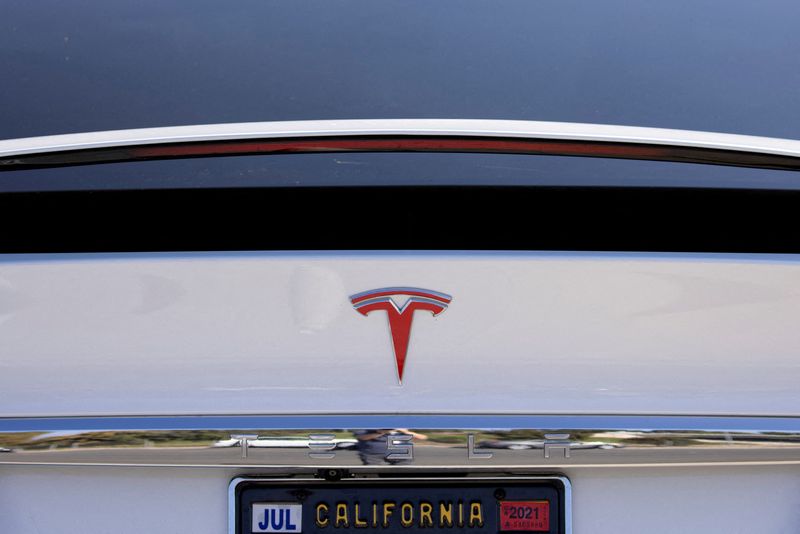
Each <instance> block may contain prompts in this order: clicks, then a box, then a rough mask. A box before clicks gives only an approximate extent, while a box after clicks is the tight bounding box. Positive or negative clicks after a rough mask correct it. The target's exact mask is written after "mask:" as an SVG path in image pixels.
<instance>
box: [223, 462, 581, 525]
mask: <svg viewBox="0 0 800 534" xmlns="http://www.w3.org/2000/svg"><path fill="white" fill-rule="evenodd" d="M365 480H369V479H364V478H359V479H350V480H341V481H339V482H344V483H363V482H364V481H365ZM464 480H469V481H470V482H497V483H498V484H501V483H503V482H535V481H541V480H557V481H559V482H560V483H561V484H562V485H563V486H564V532H565V534H572V484H571V483H570V481H569V478H567V477H565V476H560V475H541V476H506V477H470V478H468V479H465V478H463V477H461V478H452V477H446V476H443V477H420V478H388V477H381V478H380V482H397V481H402V482H409V481H413V482H448V481H459V482H463V481H464ZM245 482H274V483H279V484H287V483H289V484H301V483H305V484H308V483H316V484H324V483H325V481H324V480H319V479H316V480H309V479H297V478H294V479H293V478H259V477H236V478H234V479H233V480H231V482H230V484H228V534H236V488H237V487H238V486H239V484H242V483H245Z"/></svg>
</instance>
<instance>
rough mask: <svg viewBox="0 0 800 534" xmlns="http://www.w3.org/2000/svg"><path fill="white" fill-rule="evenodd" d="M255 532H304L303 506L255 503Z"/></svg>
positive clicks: (253, 523)
mask: <svg viewBox="0 0 800 534" xmlns="http://www.w3.org/2000/svg"><path fill="white" fill-rule="evenodd" d="M252 525H253V532H298V533H299V532H302V531H303V530H302V529H303V505H302V504H290V503H280V502H271V503H253V522H252Z"/></svg>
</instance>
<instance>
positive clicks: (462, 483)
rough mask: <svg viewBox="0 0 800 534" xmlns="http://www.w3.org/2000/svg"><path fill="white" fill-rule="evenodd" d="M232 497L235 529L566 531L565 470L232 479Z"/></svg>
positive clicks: (329, 533)
mask: <svg viewBox="0 0 800 534" xmlns="http://www.w3.org/2000/svg"><path fill="white" fill-rule="evenodd" d="M231 497H232V502H231V533H232V534H255V533H262V532H268V533H271V534H358V533H359V532H364V533H367V532H369V533H375V532H379V533H381V534H401V533H405V534H408V533H409V531H420V532H425V533H431V534H433V533H435V532H437V531H441V532H443V533H444V532H447V533H450V534H503V533H509V534H515V533H516V534H520V533H525V532H528V533H532V534H533V533H550V534H556V533H558V534H570V523H569V521H570V503H569V498H570V491H569V482H568V481H567V480H566V479H565V478H563V477H526V478H517V477H515V478H505V479H504V478H497V479H470V478H463V479H436V480H426V481H420V480H409V479H399V480H395V479H377V480H369V481H367V480H364V479H360V480H343V481H337V482H327V481H322V480H304V481H299V480H294V481H288V480H267V479H237V480H235V481H234V482H233V483H232V486H231Z"/></svg>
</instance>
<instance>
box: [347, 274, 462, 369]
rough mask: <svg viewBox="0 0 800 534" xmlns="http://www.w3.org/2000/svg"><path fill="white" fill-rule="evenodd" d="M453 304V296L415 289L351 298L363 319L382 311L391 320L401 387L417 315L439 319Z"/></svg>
mask: <svg viewBox="0 0 800 534" xmlns="http://www.w3.org/2000/svg"><path fill="white" fill-rule="evenodd" d="M402 298H405V299H407V300H406V301H405V302H404V303H402V305H398V304H397V302H398V301H400V299H402ZM451 300H453V297H451V296H450V295H445V294H444V293H438V292H436V291H430V290H428V289H418V288H415V287H384V288H381V289H373V290H372V291H365V292H364V293H359V294H357V295H353V296H351V297H350V302H352V303H353V307H354V308H355V309H356V311H357V312H358V313H360V314H361V315H364V316H366V315H368V314H369V313H370V312H374V311H378V310H382V311H385V312H386V314H387V316H388V317H389V331H390V332H391V334H392V346H393V347H394V358H395V360H396V362H397V380H398V382H400V383H401V384H402V383H403V369H404V368H405V365H406V355H407V354H408V341H409V339H410V337H411V322H412V321H413V320H414V312H415V311H420V310H424V311H429V312H431V313H432V314H433V315H434V317H435V316H437V315H439V314H440V313H442V312H443V311H445V310H446V309H447V306H448V305H449V304H450V301H451Z"/></svg>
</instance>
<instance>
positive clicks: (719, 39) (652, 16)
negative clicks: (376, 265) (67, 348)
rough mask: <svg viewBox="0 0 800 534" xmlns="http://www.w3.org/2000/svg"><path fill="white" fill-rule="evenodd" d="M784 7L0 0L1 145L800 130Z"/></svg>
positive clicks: (590, 0)
mask: <svg viewBox="0 0 800 534" xmlns="http://www.w3.org/2000/svg"><path fill="white" fill-rule="evenodd" d="M798 21H800V2H797V0H761V1H759V2H753V1H751V0H701V1H698V0H670V1H668V2H654V1H640V2H631V1H630V0H600V1H597V0H574V1H573V0H567V1H565V0H535V1H532V0H504V1H502V2H491V1H486V0H438V1H435V2H431V1H430V0H402V1H388V0H387V1H374V0H343V1H337V2H331V1H329V0H316V1H313V0H293V1H284V0H280V1H278V0H238V1H236V2H228V1H222V0H196V1H193V2H191V3H189V2H186V1H184V0H136V1H133V0H121V1H114V2H108V1H107V0H71V1H69V2H65V1H63V0H36V1H33V2H32V1H29V0H4V1H3V2H1V3H0V72H2V73H3V74H2V83H0V138H6V139H7V138H19V137H27V136H36V135H49V134H58V133H71V132H83V131H96V130H111V129H127V128H139V127H154V126H173V125H184V124H207V123H219V122H248V121H273V120H304V119H342V118H418V117H426V118H428V117H429V118H437V117H438V118H492V119H522V120H545V121H563V122H588V123H606V124H623V125H634V126H651V127H666V128H679V129H688V130H705V131H719V132H728V133H744V134H753V135H764V136H772V137H783V138H800V31H798Z"/></svg>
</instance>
